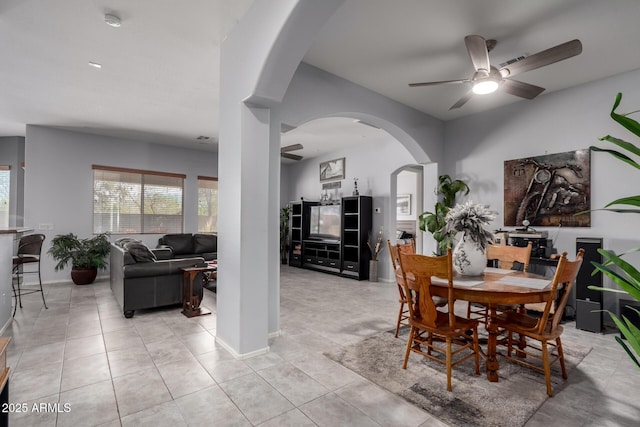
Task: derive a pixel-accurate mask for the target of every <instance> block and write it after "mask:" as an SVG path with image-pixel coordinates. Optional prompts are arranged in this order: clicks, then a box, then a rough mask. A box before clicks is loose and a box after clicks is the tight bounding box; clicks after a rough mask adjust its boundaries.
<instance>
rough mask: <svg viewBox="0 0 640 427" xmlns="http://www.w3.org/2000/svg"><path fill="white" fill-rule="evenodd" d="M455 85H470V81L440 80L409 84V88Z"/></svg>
mask: <svg viewBox="0 0 640 427" xmlns="http://www.w3.org/2000/svg"><path fill="white" fill-rule="evenodd" d="M455 83H471V80H470V79H459V80H442V81H439V82H424V83H409V86H411V87H418V86H435V85H448V84H455Z"/></svg>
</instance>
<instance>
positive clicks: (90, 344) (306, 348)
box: [4, 266, 640, 427]
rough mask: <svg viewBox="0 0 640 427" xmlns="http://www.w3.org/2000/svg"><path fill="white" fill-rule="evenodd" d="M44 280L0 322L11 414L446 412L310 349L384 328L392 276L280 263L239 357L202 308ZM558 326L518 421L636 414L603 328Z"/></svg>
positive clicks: (75, 418)
mask: <svg viewBox="0 0 640 427" xmlns="http://www.w3.org/2000/svg"><path fill="white" fill-rule="evenodd" d="M45 291H46V298H47V304H48V305H49V309H48V310H44V309H43V308H42V302H41V300H39V298H40V296H39V295H38V294H35V295H30V296H29V297H27V298H25V301H23V305H24V308H23V309H22V310H20V309H19V310H18V313H17V314H16V317H15V320H14V322H13V323H12V325H11V326H10V327H9V329H8V330H7V331H6V332H5V334H4V335H10V336H12V341H11V344H10V348H9V351H8V356H9V357H8V364H9V366H11V368H12V371H11V372H12V373H11V383H10V400H11V402H13V403H20V404H25V403H26V405H21V406H20V408H22V407H25V406H26V408H27V409H28V411H27V412H20V413H17V412H16V413H11V416H10V422H11V425H13V426H56V425H57V426H98V425H99V426H147V425H149V426H171V427H177V426H187V425H188V426H226V425H234V426H251V425H260V426H314V425H319V426H439V425H445V424H443V423H441V422H439V421H438V420H436V419H435V418H433V417H432V416H430V415H429V414H428V413H426V412H424V411H423V410H421V409H418V408H416V407H414V406H412V405H410V404H409V403H407V402H405V401H404V400H403V399H401V398H399V397H397V396H396V395H394V394H391V393H389V392H387V391H386V390H384V389H381V388H380V387H378V386H376V385H375V384H373V383H371V382H369V381H367V380H366V379H364V378H362V377H360V376H358V375H356V374H354V373H353V372H351V371H349V370H347V369H346V368H344V367H342V366H341V365H338V364H336V363H334V362H332V361H330V360H329V359H327V358H325V357H324V356H323V355H322V352H323V351H326V350H334V349H336V348H338V347H340V346H343V345H346V344H350V343H353V342H357V341H358V340H361V339H363V338H364V337H367V336H369V335H371V334H375V333H377V332H380V331H384V330H388V329H391V328H392V327H393V326H394V320H395V316H396V313H397V311H396V310H397V296H396V292H397V291H396V288H395V285H394V284H391V283H384V282H377V283H370V282H357V281H353V280H349V279H342V278H338V277H335V276H331V275H326V274H322V273H316V272H312V271H307V270H300V269H295V268H291V267H287V266H283V268H282V280H281V301H282V304H281V328H282V336H280V337H278V338H275V339H273V340H271V342H270V345H271V351H270V352H269V353H267V354H265V355H262V356H257V357H254V358H251V359H247V360H235V359H234V358H233V357H231V355H229V354H228V353H227V352H226V351H225V350H223V349H222V348H221V347H219V346H218V345H216V343H215V338H214V336H215V330H216V317H215V313H214V315H211V316H204V317H198V318H193V319H187V318H186V317H184V316H183V315H182V314H180V309H179V308H176V307H172V308H168V309H161V310H148V311H139V312H136V315H135V317H134V318H133V319H125V318H124V317H123V316H122V314H121V312H120V310H119V308H118V306H117V304H116V302H115V300H114V298H113V296H112V294H111V290H110V288H109V284H108V282H106V281H101V282H96V283H95V284H93V285H90V286H75V285H72V284H64V285H51V286H46V289H45ZM205 294H206V296H205V301H204V305H206V306H208V307H209V308H211V309H213V310H214V311H215V294H213V293H211V292H209V291H205ZM565 328H566V330H565V337H564V342H565V347H568V346H570V345H571V342H574V341H575V342H579V343H581V344H583V345H591V346H593V350H592V351H591V353H590V354H589V355H588V356H587V357H586V358H585V359H584V360H583V362H582V363H581V364H580V365H579V366H578V367H577V368H576V369H575V370H574V371H573V372H572V373H571V375H570V378H569V384H568V386H567V387H566V388H564V389H563V390H562V391H560V392H559V393H557V394H556V396H555V397H554V398H552V399H548V400H547V401H546V402H545V403H544V404H543V405H542V406H541V407H540V408H539V410H538V411H537V413H536V414H535V415H534V416H533V417H532V418H531V419H530V420H529V422H528V424H527V426H530V427H536V426H549V425H560V424H561V425H563V426H637V425H639V424H640V401H639V399H638V392H639V391H640V372H639V371H638V370H637V369H636V368H635V367H634V366H632V364H631V362H630V361H629V360H628V358H627V356H626V355H625V354H624V352H623V351H622V349H621V348H620V347H619V346H618V345H617V344H616V343H615V342H614V338H613V334H606V335H602V334H593V333H589V332H585V331H580V330H576V329H575V327H574V326H573V324H572V323H569V324H567V325H566V327H565ZM487 386H488V387H490V384H489V383H488V384H487ZM34 403H35V404H37V406H36V407H35V409H37V408H41V406H40V405H42V404H50V405H49V409H48V410H42V411H34V406H33V404H34ZM56 404H57V405H56ZM65 404H66V405H67V406H65ZM68 408H70V410H68V411H67V410H66V409H68ZM14 409H18V408H17V407H16V408H14ZM45 409H46V407H45ZM52 409H53V410H54V411H52ZM558 423H560V424H558Z"/></svg>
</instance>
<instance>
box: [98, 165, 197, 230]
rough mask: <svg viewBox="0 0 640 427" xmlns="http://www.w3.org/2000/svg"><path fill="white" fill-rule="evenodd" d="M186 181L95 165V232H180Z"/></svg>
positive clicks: (182, 177) (169, 176) (173, 175)
mask: <svg viewBox="0 0 640 427" xmlns="http://www.w3.org/2000/svg"><path fill="white" fill-rule="evenodd" d="M184 178H185V176H184V175H179V174H169V173H163V172H153V171H140V170H133V169H123V168H112V167H106V166H95V165H94V166H93V182H94V191H93V196H94V199H93V231H94V233H105V232H110V233H112V234H148V233H153V234H167V233H181V232H182V231H183V223H184V221H183V190H184Z"/></svg>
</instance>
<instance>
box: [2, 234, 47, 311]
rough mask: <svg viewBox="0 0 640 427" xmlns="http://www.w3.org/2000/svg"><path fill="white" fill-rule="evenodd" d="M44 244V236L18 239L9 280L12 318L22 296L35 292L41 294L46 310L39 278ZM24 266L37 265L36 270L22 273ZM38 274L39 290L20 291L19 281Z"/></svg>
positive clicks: (40, 278) (35, 235)
mask: <svg viewBox="0 0 640 427" xmlns="http://www.w3.org/2000/svg"><path fill="white" fill-rule="evenodd" d="M43 242H44V234H29V235H27V236H23V237H21V238H20V242H19V243H18V252H17V255H15V256H14V257H13V278H12V280H11V288H12V289H13V298H14V299H15V304H14V306H13V316H15V315H16V309H17V308H18V305H20V308H22V295H29V294H32V293H35V292H40V293H41V294H42V302H43V304H44V308H46V309H48V308H49V307H47V302H46V301H45V299H44V291H43V290H42V277H41V276H40V254H41V252H42V243H43ZM25 264H33V265H37V270H33V271H24V265H25ZM36 273H37V274H38V283H39V285H40V289H39V290H38V289H35V290H24V289H20V281H21V280H24V277H22V276H24V275H25V274H36Z"/></svg>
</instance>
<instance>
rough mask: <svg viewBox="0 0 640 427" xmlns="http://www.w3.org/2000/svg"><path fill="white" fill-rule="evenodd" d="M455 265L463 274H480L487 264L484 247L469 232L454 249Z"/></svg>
mask: <svg viewBox="0 0 640 427" xmlns="http://www.w3.org/2000/svg"><path fill="white" fill-rule="evenodd" d="M452 256H453V267H454V268H455V270H456V271H457V272H458V274H460V275H462V276H479V275H481V274H482V272H483V271H484V268H485V267H486V265H487V259H486V257H485V254H484V249H482V247H481V246H480V245H479V244H478V243H476V242H474V241H473V240H472V239H471V238H470V237H468V236H467V234H466V233H465V234H463V235H462V239H460V241H459V242H458V244H457V245H456V247H455V248H454V249H453V253H452Z"/></svg>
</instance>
